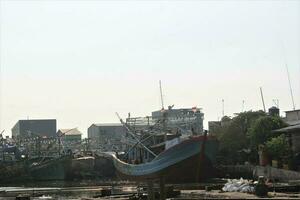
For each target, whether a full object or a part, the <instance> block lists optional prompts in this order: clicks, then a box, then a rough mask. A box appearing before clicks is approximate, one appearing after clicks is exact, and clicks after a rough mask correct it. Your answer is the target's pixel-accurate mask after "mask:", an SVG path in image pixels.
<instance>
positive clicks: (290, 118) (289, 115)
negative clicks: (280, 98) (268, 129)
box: [283, 109, 300, 125]
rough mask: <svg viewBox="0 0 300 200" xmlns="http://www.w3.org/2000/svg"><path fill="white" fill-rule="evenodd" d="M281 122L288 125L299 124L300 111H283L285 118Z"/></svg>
mask: <svg viewBox="0 0 300 200" xmlns="http://www.w3.org/2000/svg"><path fill="white" fill-rule="evenodd" d="M283 120H284V121H285V122H286V123H287V124H288V125H296V124H300V109H299V110H289V111H285V118H284V119H283Z"/></svg>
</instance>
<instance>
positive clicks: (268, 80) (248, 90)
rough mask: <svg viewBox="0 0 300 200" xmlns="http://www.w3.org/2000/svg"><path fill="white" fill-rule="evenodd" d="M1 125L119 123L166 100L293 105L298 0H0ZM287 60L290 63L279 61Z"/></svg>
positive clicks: (298, 64)
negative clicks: (48, 121)
mask: <svg viewBox="0 0 300 200" xmlns="http://www.w3.org/2000/svg"><path fill="white" fill-rule="evenodd" d="M0 2H1V4H0V25H1V26H0V28H1V29H0V50H1V52H0V56H1V57H0V59H1V60H0V64H1V72H0V109H1V110H0V129H1V130H3V129H5V130H6V131H5V134H6V135H9V134H10V133H11V128H12V127H13V125H14V124H15V123H16V122H17V120H19V119H26V118H27V117H29V119H37V118H55V119H57V122H58V128H73V127H78V128H79V129H80V130H81V131H82V132H83V133H84V134H86V132H87V128H88V127H89V126H90V125H91V124H92V123H101V122H118V118H117V117H116V115H115V112H119V113H120V115H121V116H122V117H124V118H125V117H126V116H127V113H128V112H131V115H132V116H145V115H150V113H151V111H153V110H157V109H160V107H161V106H160V96H159V84H158V82H159V80H162V85H163V94H164V102H165V105H172V104H175V108H176V107H177V108H180V107H193V106H198V107H201V108H203V112H204V113H205V126H206V127H207V121H209V120H217V119H218V118H220V117H221V116H222V99H224V100H225V114H226V115H230V116H233V113H236V112H240V111H242V101H243V100H244V101H245V110H250V109H252V110H258V109H262V102H261V98H260V93H259V87H260V86H262V87H263V92H264V97H265V103H266V107H267V108H268V107H270V106H272V105H274V104H273V102H272V100H273V99H279V104H280V109H281V110H283V111H284V110H291V109H292V103H291V97H290V92H289V85H288V79H287V73H286V69H285V62H286V63H287V65H288V67H289V71H290V77H291V83H292V88H293V92H294V99H295V103H296V108H300V58H299V57H300V1H291V0H289V1H195V0H193V1H154V0H153V1H128V0H126V1H100V0H99V1H96V0H94V1H78V0H77V1H71V0H65V1H50V0H49V1H46V0H40V1H38V0H35V1H15V0H10V1H8V0H0ZM285 60H286V61H285Z"/></svg>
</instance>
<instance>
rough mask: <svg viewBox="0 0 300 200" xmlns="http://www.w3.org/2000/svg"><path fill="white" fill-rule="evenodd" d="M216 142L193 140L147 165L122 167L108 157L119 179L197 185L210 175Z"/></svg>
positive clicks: (208, 139)
mask: <svg viewBox="0 0 300 200" xmlns="http://www.w3.org/2000/svg"><path fill="white" fill-rule="evenodd" d="M216 152H217V140H216V139H215V138H214V137H210V136H206V135H204V136H193V137H190V138H188V139H185V140H184V141H182V142H180V143H179V144H176V145H174V146H172V147H170V148H169V149H167V150H165V151H163V152H162V153H160V154H159V155H158V156H157V157H156V158H155V159H153V160H152V161H151V162H148V163H143V164H129V163H126V162H124V161H122V160H120V159H119V158H117V157H116V155H114V154H111V156H112V159H113V163H114V166H115V168H116V170H117V173H118V174H119V176H120V177H121V178H124V179H129V180H140V181H143V180H144V181H145V180H149V179H158V178H161V177H164V178H165V179H166V181H167V182H172V183H176V182H180V183H183V182H184V183H188V182H199V181H201V180H203V179H205V178H209V177H211V176H212V175H213V173H214V168H213V164H214V162H215V155H216Z"/></svg>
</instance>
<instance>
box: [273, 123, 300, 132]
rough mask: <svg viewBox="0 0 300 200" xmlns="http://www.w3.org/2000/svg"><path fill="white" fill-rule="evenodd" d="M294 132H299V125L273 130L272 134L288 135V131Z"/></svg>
mask: <svg viewBox="0 0 300 200" xmlns="http://www.w3.org/2000/svg"><path fill="white" fill-rule="evenodd" d="M296 130H300V124H297V125H294V126H288V127H285V128H281V129H277V130H274V131H273V132H276V133H288V132H290V131H296Z"/></svg>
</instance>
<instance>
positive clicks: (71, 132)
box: [58, 128, 82, 135]
mask: <svg viewBox="0 0 300 200" xmlns="http://www.w3.org/2000/svg"><path fill="white" fill-rule="evenodd" d="M58 132H60V134H61V135H82V133H81V132H80V131H79V130H78V129H77V128H72V129H59V130H58Z"/></svg>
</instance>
